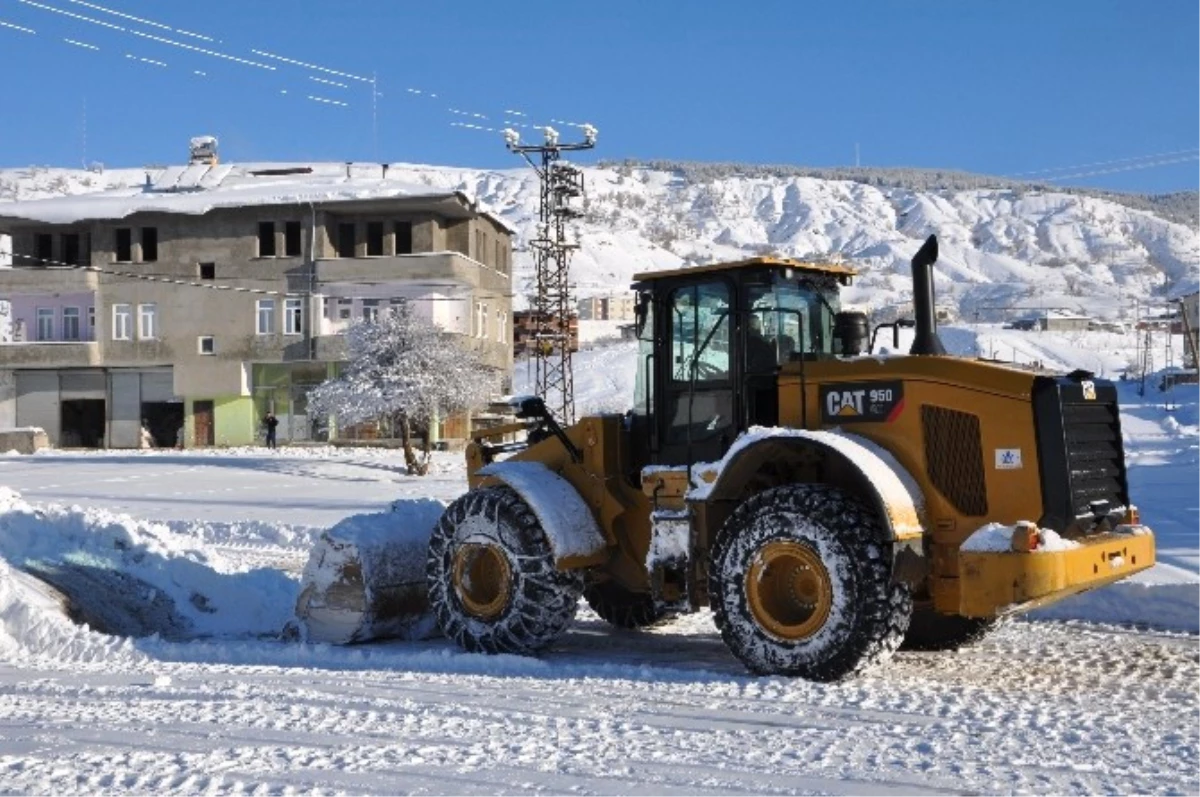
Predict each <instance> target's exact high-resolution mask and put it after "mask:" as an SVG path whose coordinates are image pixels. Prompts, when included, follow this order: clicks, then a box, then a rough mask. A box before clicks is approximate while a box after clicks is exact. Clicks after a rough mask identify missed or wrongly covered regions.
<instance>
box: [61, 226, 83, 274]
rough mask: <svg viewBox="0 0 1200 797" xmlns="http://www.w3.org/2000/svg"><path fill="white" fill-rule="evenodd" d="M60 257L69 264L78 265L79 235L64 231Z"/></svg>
mask: <svg viewBox="0 0 1200 797" xmlns="http://www.w3.org/2000/svg"><path fill="white" fill-rule="evenodd" d="M62 259H63V262H64V263H66V264H67V265H69V266H77V265H79V235H78V233H73V232H72V233H66V234H64V235H63V237H62Z"/></svg>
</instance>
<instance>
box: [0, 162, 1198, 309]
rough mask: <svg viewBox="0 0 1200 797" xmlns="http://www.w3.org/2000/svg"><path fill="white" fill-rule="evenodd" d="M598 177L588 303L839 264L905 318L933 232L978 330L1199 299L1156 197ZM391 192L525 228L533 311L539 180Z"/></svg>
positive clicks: (455, 171)
mask: <svg viewBox="0 0 1200 797" xmlns="http://www.w3.org/2000/svg"><path fill="white" fill-rule="evenodd" d="M276 165H278V164H276ZM306 165H307V164H306ZM312 166H313V168H314V171H315V172H316V173H318V174H326V173H328V174H329V175H334V174H339V173H340V174H341V175H342V176H343V177H344V176H345V172H346V166H345V164H341V163H336V164H335V163H329V164H312ZM156 171H157V170H155V169H149V170H146V169H122V170H108V171H82V170H68V169H49V168H31V169H9V170H0V199H8V200H11V199H35V198H42V197H48V196H58V195H63V194H77V193H87V192H93V191H102V190H104V189H107V188H113V187H119V186H120V187H128V186H136V185H139V184H142V183H144V182H145V181H146V179H147V174H148V173H149V174H150V176H151V177H152V178H153V176H154V174H155V173H156ZM352 173H353V177H352V178H351V179H352V180H353V181H356V182H358V181H362V182H363V183H364V185H365V184H368V183H375V184H377V183H378V182H379V180H380V178H381V174H383V170H382V169H380V167H379V166H378V165H377V164H357V165H355V166H354V167H353V168H352ZM584 173H585V182H586V187H587V192H588V194H587V197H586V199H585V200H584V202H583V203H582V209H583V210H584V211H585V215H584V217H583V219H581V220H580V221H579V222H578V223H577V224H576V225H575V227H574V234H575V235H576V236H577V239H578V241H579V243H580V244H581V248H580V250H579V251H578V253H577V254H576V255H575V257H574V259H573V261H572V277H573V281H574V283H575V286H576V287H575V291H576V294H577V295H578V296H580V297H586V296H592V295H600V294H607V293H611V292H614V291H616V290H623V289H624V288H625V287H626V286H627V285H628V284H629V282H630V278H631V277H632V275H633V274H635V273H637V272H639V271H646V270H653V269H657V268H667V267H678V266H681V265H687V264H693V263H703V262H711V261H713V260H718V259H733V258H741V257H745V256H747V255H752V254H761V253H768V252H769V253H778V254H781V255H785V256H796V257H840V258H842V259H843V260H845V261H847V262H849V263H850V264H851V265H853V266H855V267H857V268H858V269H860V270H861V272H862V273H861V276H860V278H859V279H858V281H857V283H856V284H855V286H854V287H853V288H851V289H850V290H849V291H848V292H847V293H846V294H845V297H844V298H845V301H847V302H848V303H850V304H853V305H856V306H858V307H859V308H861V309H866V310H869V311H874V312H877V313H881V314H888V313H895V312H897V311H898V310H899V309H900V308H907V306H908V303H909V301H910V294H911V280H910V277H909V266H908V260H909V258H910V257H911V256H912V254H913V253H914V252H915V251H916V248H917V247H918V246H919V244H920V242H921V241H922V240H923V239H924V238H925V237H926V236H928V235H929V234H930V233H936V234H937V235H938V237H939V239H940V241H941V253H942V254H941V260H940V261H939V262H938V264H937V266H936V270H937V290H938V299H939V304H941V305H944V306H946V307H948V308H950V309H953V310H956V311H957V312H958V313H960V315H961V316H962V317H963V318H965V319H969V320H979V321H997V320H1002V319H1004V318H1006V317H1010V316H1012V315H1017V314H1021V313H1023V312H1024V311H1026V310H1027V309H1029V308H1034V307H1047V308H1050V307H1061V308H1065V309H1069V310H1073V311H1078V312H1083V313H1087V314H1089V315H1093V316H1099V317H1102V318H1117V317H1121V316H1126V317H1129V318H1132V317H1133V315H1134V313H1135V312H1136V311H1135V302H1137V303H1138V304H1140V306H1141V308H1145V307H1146V306H1147V305H1156V304H1159V305H1161V304H1162V303H1163V302H1164V301H1165V300H1166V299H1167V298H1168V297H1173V296H1177V295H1179V294H1180V293H1184V292H1190V291H1194V290H1196V289H1197V288H1198V287H1200V279H1198V276H1197V266H1198V264H1200V231H1198V229H1197V226H1196V224H1195V222H1194V220H1193V223H1192V224H1190V225H1189V224H1184V223H1179V222H1178V221H1172V220H1171V219H1172V218H1179V217H1180V215H1181V214H1180V213H1178V212H1168V211H1167V210H1166V209H1164V210H1163V211H1161V214H1160V212H1157V211H1156V210H1154V208H1155V207H1156V205H1155V204H1154V203H1153V202H1147V201H1132V200H1133V199H1138V200H1145V198H1144V197H1136V198H1131V199H1130V201H1126V202H1123V201H1117V200H1116V199H1115V198H1112V197H1111V196H1107V197H1106V196H1100V195H1090V194H1088V193H1084V192H1075V191H1072V192H1068V191H1065V190H1064V191H1061V192H1060V191H1054V190H1052V189H1047V188H1044V187H1039V186H1029V187H1020V186H1016V187H1014V186H1012V185H1011V184H1009V185H1006V186H1005V187H997V188H968V187H959V188H936V187H930V188H926V187H914V183H913V182H912V181H911V180H909V181H906V180H904V179H900V178H899V177H897V179H896V180H895V181H894V187H888V184H887V181H886V180H881V179H879V175H878V173H876V174H875V177H874V178H873V179H872V180H870V181H855V180H849V179H826V178H821V177H814V176H806V175H805V174H804V173H800V172H797V173H788V172H787V170H777V171H775V172H772V171H770V170H764V169H761V168H754V167H745V168H744V169H740V170H739V167H736V166H722V167H714V168H708V169H703V168H695V167H694V166H693V167H684V166H682V165H681V166H680V167H678V168H666V167H661V168H643V167H638V166H635V165H631V164H620V165H614V166H605V167H586V168H585V169H584ZM906 174H907V173H906ZM386 179H387V180H389V181H391V180H396V181H401V182H407V183H418V184H426V185H430V186H434V187H439V188H446V189H458V190H463V191H466V192H467V193H469V194H471V195H473V196H475V197H476V198H478V199H479V200H480V201H481V202H482V203H483V204H484V205H486V206H488V207H489V209H491V210H492V211H493V212H496V213H498V214H499V215H501V216H502V217H504V218H505V219H506V220H507V221H509V222H510V223H512V224H513V225H515V226H516V228H517V229H518V230H519V231H520V234H519V237H518V240H517V247H518V252H517V255H516V258H515V264H516V272H515V273H516V277H517V285H516V286H515V287H516V291H517V294H518V299H517V302H518V304H521V302H522V301H523V300H524V298H525V297H526V296H527V295H528V294H529V292H530V290H531V285H532V282H533V261H532V256H531V255H530V253H529V252H528V251H527V250H526V248H525V246H524V242H525V241H527V240H528V239H529V238H530V237H531V233H532V232H533V227H534V225H535V223H536V220H537V201H538V188H537V178H536V175H535V174H534V173H533V172H532V170H530V169H528V168H516V169H511V170H499V171H495V170H480V169H466V168H454V167H437V166H423V165H412V164H392V165H391V166H390V167H389V169H388V170H387V172H386ZM951 184H952V185H954V184H955V183H951ZM981 184H982V181H981ZM917 185H920V184H917ZM930 185H937V183H930ZM902 186H903V187H902ZM1184 204H1185V206H1186V203H1184ZM1178 205H1179V203H1178V202H1175V203H1173V207H1174V208H1175V209H1176V210H1177V208H1178ZM1147 208H1149V209H1147ZM1164 208H1165V206H1164Z"/></svg>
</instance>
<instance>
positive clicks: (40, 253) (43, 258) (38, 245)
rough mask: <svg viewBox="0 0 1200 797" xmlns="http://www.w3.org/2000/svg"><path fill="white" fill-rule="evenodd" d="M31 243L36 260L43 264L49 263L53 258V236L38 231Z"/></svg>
mask: <svg viewBox="0 0 1200 797" xmlns="http://www.w3.org/2000/svg"><path fill="white" fill-rule="evenodd" d="M33 245H34V252H35V253H36V257H37V260H38V262H39V263H41V264H42V265H43V266H46V265H49V264H50V261H52V260H53V259H54V236H52V235H45V234H43V233H38V234H37V235H36V236H35V237H34V243H33Z"/></svg>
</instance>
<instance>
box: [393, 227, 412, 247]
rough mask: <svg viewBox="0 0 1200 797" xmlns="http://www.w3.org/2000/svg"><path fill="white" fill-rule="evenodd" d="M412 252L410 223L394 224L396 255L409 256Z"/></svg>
mask: <svg viewBox="0 0 1200 797" xmlns="http://www.w3.org/2000/svg"><path fill="white" fill-rule="evenodd" d="M412 251H413V248H412V222H411V221H398V222H396V254H398V255H411V254H412Z"/></svg>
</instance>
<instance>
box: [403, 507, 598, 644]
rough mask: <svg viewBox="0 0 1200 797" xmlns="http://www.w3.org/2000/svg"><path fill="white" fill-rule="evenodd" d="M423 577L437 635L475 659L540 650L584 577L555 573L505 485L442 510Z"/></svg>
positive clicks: (544, 544)
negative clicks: (474, 656) (427, 590)
mask: <svg viewBox="0 0 1200 797" xmlns="http://www.w3.org/2000/svg"><path fill="white" fill-rule="evenodd" d="M425 575H426V581H427V583H428V585H429V604H430V607H431V608H432V609H433V612H434V616H435V617H436V618H437V623H438V626H439V627H440V628H441V630H442V633H443V634H445V635H446V636H447V637H448V638H450V639H452V640H454V641H455V642H457V643H458V644H459V645H461V646H462V647H463V648H465V649H466V650H469V651H472V652H476V653H518V654H523V655H530V654H534V653H537V652H538V651H540V650H544V649H545V648H546V647H548V646H550V645H551V644H553V643H554V641H555V640H557V639H558V638H559V637H560V636H561V635H562V633H563V632H564V631H565V630H566V628H567V626H568V625H569V624H570V623H571V620H572V619H573V618H574V617H575V609H576V607H577V606H578V605H579V596H580V595H581V594H582V592H583V577H582V575H581V574H580V573H579V572H577V571H561V570H558V569H557V568H556V567H555V564H554V552H553V550H552V549H551V547H550V542H549V540H548V539H547V538H546V533H545V531H544V530H543V529H542V527H541V524H540V523H539V522H538V520H537V517H536V516H535V515H534V514H533V512H532V511H531V510H530V509H529V506H528V505H527V504H526V503H525V502H524V501H523V500H522V499H521V497H520V496H518V495H517V493H516V492H515V491H514V490H513V489H512V488H510V487H507V486H499V487H487V488H484V489H481V490H472V491H471V492H469V493H467V494H466V495H464V496H463V497H461V498H459V499H458V500H457V501H455V502H454V503H452V504H451V505H450V506H448V507H447V508H446V511H445V512H444V513H443V514H442V517H441V519H440V520H439V521H438V523H437V525H436V526H435V527H434V529H433V534H432V536H431V537H430V540H429V556H428V559H427V560H426V569H425Z"/></svg>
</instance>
